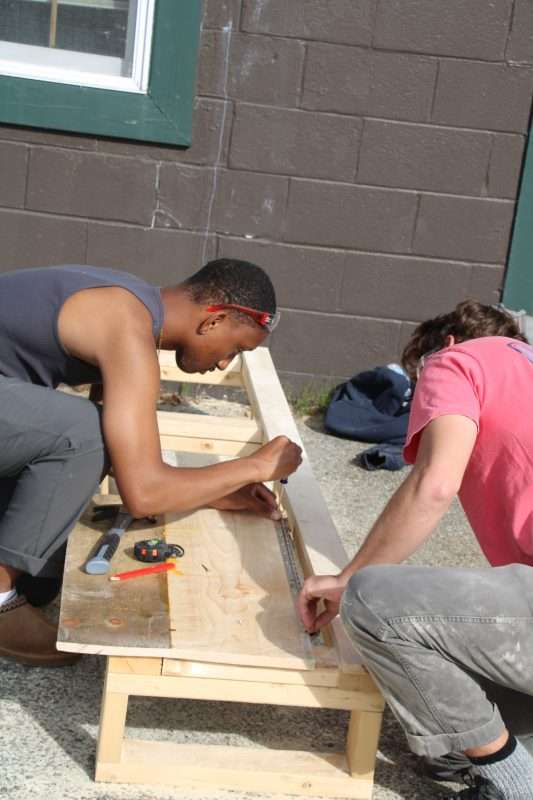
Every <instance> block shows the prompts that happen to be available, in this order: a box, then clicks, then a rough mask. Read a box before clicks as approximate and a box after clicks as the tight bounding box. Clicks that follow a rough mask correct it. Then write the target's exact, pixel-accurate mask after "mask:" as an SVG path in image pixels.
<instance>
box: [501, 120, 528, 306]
mask: <svg viewBox="0 0 533 800" xmlns="http://www.w3.org/2000/svg"><path fill="white" fill-rule="evenodd" d="M532 131H533V128H532ZM502 299H503V303H504V305H506V306H507V307H508V308H512V309H514V310H515V311H520V310H521V309H524V310H525V311H527V313H528V314H532V313H533V136H532V135H531V131H530V134H529V143H528V146H527V155H526V158H525V161H524V168H523V171H522V178H521V181H520V192H519V199H518V207H517V211H516V217H515V222H514V226H513V233H512V242H511V249H510V253H509V260H508V264H507V271H506V273H505V285H504V292H503V298H502Z"/></svg>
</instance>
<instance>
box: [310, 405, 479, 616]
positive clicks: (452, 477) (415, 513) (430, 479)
mask: <svg viewBox="0 0 533 800" xmlns="http://www.w3.org/2000/svg"><path fill="white" fill-rule="evenodd" d="M476 436H477V427H476V425H475V423H474V422H473V421H472V420H471V419H468V418H467V417H463V416H460V415H449V416H443V417H438V418H437V419H435V420H433V421H432V422H430V423H429V425H427V427H426V428H425V429H424V431H423V433H422V436H421V440H420V445H419V448H418V456H417V460H416V464H415V466H414V467H413V469H412V471H411V472H410V474H409V475H408V476H407V478H406V479H405V481H404V482H403V483H402V485H401V486H400V487H399V489H398V490H397V491H396V492H395V494H394V495H393V496H392V498H391V499H390V500H389V502H388V503H387V505H386V506H385V508H384V510H383V511H382V513H381V514H380V516H379V517H378V519H377V520H376V522H375V523H374V525H373V526H372V528H371V530H370V532H369V534H368V536H367V537H366V539H365V541H364V542H363V544H362V546H361V547H360V549H359V551H358V552H357V553H356V555H355V556H354V558H353V559H352V561H351V562H350V563H349V564H348V565H347V566H346V567H345V568H344V569H343V570H342V572H341V573H340V574H339V575H337V576H313V577H311V578H308V579H307V580H306V581H305V583H304V586H303V589H302V591H301V593H300V596H299V598H298V608H299V611H300V615H301V617H302V621H303V622H304V624H305V625H306V627H307V628H308V630H315V629H318V628H319V627H321V626H322V625H325V624H326V623H327V622H329V621H331V619H333V617H334V616H335V615H336V614H337V613H338V609H339V603H340V598H341V596H342V593H343V591H344V588H345V587H346V584H347V583H348V581H349V579H350V577H351V576H352V575H353V574H354V572H356V571H357V570H358V569H362V568H363V567H366V566H369V565H371V564H398V563H401V562H402V561H404V560H405V559H406V558H408V557H409V556H410V555H411V554H412V553H414V552H415V550H417V549H418V547H420V545H421V544H423V542H424V541H425V540H426V539H427V538H428V537H429V535H430V534H431V533H432V531H433V529H434V528H435V526H436V525H437V523H438V522H439V520H440V519H441V517H442V516H443V515H444V514H445V512H446V511H447V510H448V507H449V506H450V503H451V501H452V499H453V498H454V496H455V495H456V494H457V492H458V491H459V489H460V486H461V483H462V480H463V476H464V472H465V469H466V467H467V464H468V461H469V459H470V455H471V453H472V449H473V447H474V444H475V440H476ZM319 600H324V601H325V604H326V611H325V612H323V613H322V614H319V613H318V611H317V604H318V602H319Z"/></svg>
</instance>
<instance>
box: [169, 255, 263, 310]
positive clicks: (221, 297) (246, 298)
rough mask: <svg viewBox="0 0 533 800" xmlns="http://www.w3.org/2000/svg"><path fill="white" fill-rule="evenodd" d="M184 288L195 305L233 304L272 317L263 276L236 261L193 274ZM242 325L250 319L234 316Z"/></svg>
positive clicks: (214, 264) (248, 263)
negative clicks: (264, 312)
mask: <svg viewBox="0 0 533 800" xmlns="http://www.w3.org/2000/svg"><path fill="white" fill-rule="evenodd" d="M183 285H184V287H185V289H186V291H188V292H189V295H190V296H191V297H192V299H193V300H194V301H195V302H196V303H236V304H237V305H240V306H248V308H255V309H257V311H267V312H268V313H269V314H275V313H276V293H275V291H274V286H273V285H272V281H271V280H270V278H269V277H268V275H267V274H266V272H265V271H264V270H263V269H261V267H258V266H257V264H252V262H251V261H241V260H240V259H238V258H217V259H216V260H215V261H209V262H208V263H207V264H206V265H205V267H202V269H200V270H198V272H195V273H194V275H191V277H190V278H187V280H186V281H185V282H184V284H183ZM235 313H236V316H238V317H239V318H242V322H251V323H252V324H255V323H253V320H250V317H246V316H245V315H244V314H239V313H238V312H235Z"/></svg>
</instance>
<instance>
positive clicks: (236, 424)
mask: <svg viewBox="0 0 533 800" xmlns="http://www.w3.org/2000/svg"><path fill="white" fill-rule="evenodd" d="M157 421H158V425H159V437H160V440H161V447H162V449H165V448H166V449H169V450H176V451H181V452H190V453H216V454H219V455H225V456H233V457H234V458H235V457H237V456H247V455H250V454H251V453H253V452H255V450H257V448H258V447H260V446H261V444H262V442H263V433H262V430H261V427H260V426H259V425H258V423H257V421H255V420H252V419H247V418H246V417H220V416H215V415H210V414H185V413H183V414H182V413H181V412H172V411H158V412H157Z"/></svg>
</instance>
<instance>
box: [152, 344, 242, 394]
mask: <svg viewBox="0 0 533 800" xmlns="http://www.w3.org/2000/svg"><path fill="white" fill-rule="evenodd" d="M159 366H160V370H161V380H162V381H176V382H177V383H205V384H210V385H211V386H220V385H222V386H241V385H242V379H241V358H240V356H236V358H234V359H233V361H232V362H231V364H229V366H228V367H227V368H226V369H225V370H218V369H217V370H215V371H214V372H208V373H206V374H205V375H202V373H201V372H195V373H190V372H183V370H181V369H180V368H179V367H178V366H177V365H176V359H175V356H174V353H173V352H172V351H170V350H161V351H160V353H159Z"/></svg>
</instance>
